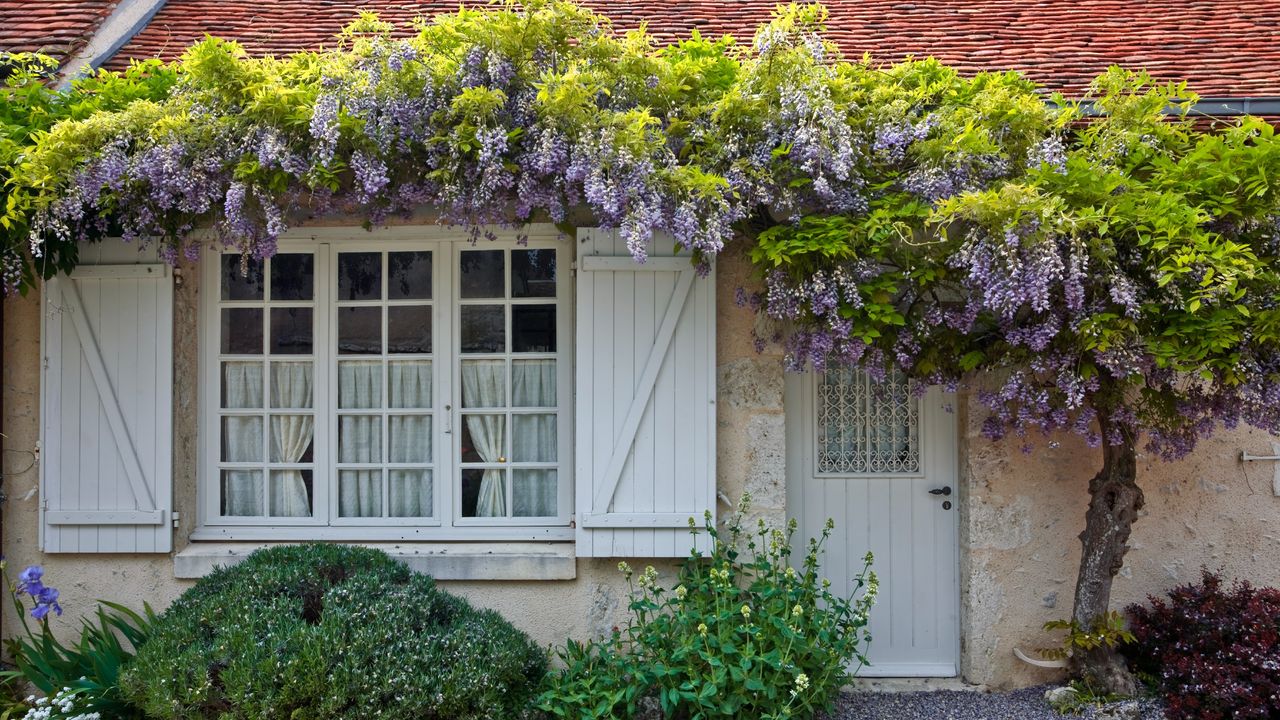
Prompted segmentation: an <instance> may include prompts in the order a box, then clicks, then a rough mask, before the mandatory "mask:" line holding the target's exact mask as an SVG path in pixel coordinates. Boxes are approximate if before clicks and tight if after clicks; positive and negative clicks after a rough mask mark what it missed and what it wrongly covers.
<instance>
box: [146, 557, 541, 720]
mask: <svg viewBox="0 0 1280 720" xmlns="http://www.w3.org/2000/svg"><path fill="white" fill-rule="evenodd" d="M546 662H547V658H546V655H545V653H544V652H543V650H542V649H540V648H539V647H538V646H537V645H535V644H534V643H533V641H531V640H530V639H529V638H528V636H526V635H525V634H524V633H521V632H520V631H518V630H516V629H515V628H514V627H512V625H511V624H510V623H508V622H507V621H506V620H504V619H503V618H502V617H501V616H499V615H498V614H497V613H494V612H493V611H490V610H478V609H476V608H473V607H472V606H471V605H470V604H469V603H467V602H466V601H465V600H463V599H461V598H458V597H455V596H453V595H450V594H448V593H446V592H444V591H443V590H440V589H439V588H438V587H436V585H435V582H434V581H433V580H432V579H431V578H429V577H427V576H425V575H421V574H419V573H415V572H412V571H410V570H409V569H408V568H407V567H405V566H404V565H402V564H401V563H398V562H396V561H395V560H393V559H391V558H390V557H388V556H387V555H386V554H385V553H383V552H379V551H377V550H372V549H367V548H358V547H352V546H346V545H333V544H312V545H294V546H280V547H272V548H267V549H263V550H259V551H257V552H255V553H253V554H252V555H250V556H249V557H248V558H247V559H245V560H244V561H243V562H241V563H240V564H238V565H236V566H234V567H229V568H219V569H217V570H215V571H214V572H213V573H210V574H209V575H207V576H205V577H204V578H203V579H201V580H200V581H199V582H197V583H196V585H195V586H194V587H192V588H191V589H190V590H188V591H187V592H185V593H183V595H182V596H181V597H180V598H178V600H177V601H175V602H174V604H173V605H171V606H170V607H169V608H168V609H167V610H166V611H165V612H164V614H163V615H161V616H160V621H159V624H158V627H157V630H156V631H155V633H154V635H153V636H152V638H151V639H150V641H149V642H148V643H147V644H146V645H145V646H143V648H142V649H141V651H140V652H139V653H138V656H137V658H135V659H134V661H133V662H131V663H130V664H129V666H128V667H127V668H126V669H125V672H124V674H123V676H122V678H121V686H122V688H123V690H124V694H125V696H126V697H127V698H129V699H130V700H131V701H133V702H135V703H137V704H138V706H139V707H141V708H143V709H144V710H145V711H146V713H147V717H149V718H154V719H158V720H201V719H205V720H233V719H237V718H239V719H244V720H249V719H258V718H325V719H326V720H329V719H332V720H341V719H344V718H345V719H348V720H356V719H360V720H364V719H365V718H373V717H377V718H386V719H387V720H397V719H402V720H410V719H411V720H419V719H420V718H456V719H458V720H467V719H468V718H507V717H517V716H518V715H519V714H520V713H521V712H523V711H524V710H525V709H526V707H527V706H528V703H529V701H530V699H531V697H532V695H533V694H534V692H535V691H536V689H537V686H538V683H539V682H540V681H541V680H542V676H543V674H544V673H545V671H546Z"/></svg>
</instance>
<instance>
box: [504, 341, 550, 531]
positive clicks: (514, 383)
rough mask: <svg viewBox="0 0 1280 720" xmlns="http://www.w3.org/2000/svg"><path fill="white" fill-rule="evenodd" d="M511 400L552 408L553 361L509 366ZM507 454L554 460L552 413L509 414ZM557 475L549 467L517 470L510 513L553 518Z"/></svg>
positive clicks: (519, 404) (527, 459)
mask: <svg viewBox="0 0 1280 720" xmlns="http://www.w3.org/2000/svg"><path fill="white" fill-rule="evenodd" d="M511 402H512V405H514V406H516V407H555V406H556V404H557V398H556V361H555V360H518V361H516V362H514V363H513V364H512V366H511ZM511 445H512V447H511V455H512V460H513V461H514V462H555V461H556V460H557V459H558V458H557V450H558V444H557V436H556V415H555V414H551V413H547V414H537V415H513V416H512V427H511ZM558 489H559V486H558V483H557V475H556V471H555V470H551V469H519V470H515V471H514V481H513V483H512V488H511V494H512V505H513V506H514V507H513V508H512V515H514V516H515V517H554V516H555V515H556V514H557V511H558V507H557V506H558V503H557V494H558Z"/></svg>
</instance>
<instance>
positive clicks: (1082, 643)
mask: <svg viewBox="0 0 1280 720" xmlns="http://www.w3.org/2000/svg"><path fill="white" fill-rule="evenodd" d="M1044 629H1045V630H1065V631H1066V635H1064V636H1063V638H1062V646H1061V647H1056V648H1046V649H1044V650H1041V651H1040V654H1041V655H1042V656H1044V657H1045V658H1046V659H1049V660H1064V659H1066V658H1067V657H1070V656H1071V655H1072V654H1073V653H1074V652H1076V651H1087V650H1094V649H1097V648H1100V647H1107V648H1110V649H1113V650H1114V649H1116V648H1119V647H1121V646H1123V645H1128V644H1130V643H1132V642H1134V637H1133V633H1131V632H1129V628H1128V627H1127V624H1126V623H1125V619H1124V616H1123V615H1121V614H1120V613H1118V612H1116V611H1115V610H1112V611H1110V612H1108V613H1106V614H1105V615H1102V616H1101V617H1098V618H1095V619H1094V621H1093V624H1092V625H1091V626H1090V627H1089V628H1084V627H1081V625H1080V623H1079V622H1077V621H1075V620H1050V621H1049V622H1047V623H1045V624H1044Z"/></svg>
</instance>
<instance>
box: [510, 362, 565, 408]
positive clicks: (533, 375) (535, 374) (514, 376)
mask: <svg viewBox="0 0 1280 720" xmlns="http://www.w3.org/2000/svg"><path fill="white" fill-rule="evenodd" d="M557 404H558V402H557V400H556V361H555V360H513V361H512V362H511V405H512V406H514V407H556V405H557Z"/></svg>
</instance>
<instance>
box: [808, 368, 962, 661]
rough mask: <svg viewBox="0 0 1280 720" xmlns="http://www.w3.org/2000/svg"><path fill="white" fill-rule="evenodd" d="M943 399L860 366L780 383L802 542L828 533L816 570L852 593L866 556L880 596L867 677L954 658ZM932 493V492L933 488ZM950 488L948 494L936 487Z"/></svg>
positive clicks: (956, 622)
mask: <svg viewBox="0 0 1280 720" xmlns="http://www.w3.org/2000/svg"><path fill="white" fill-rule="evenodd" d="M950 402H951V396H949V395H947V394H946V393H943V392H942V391H941V390H940V389H939V388H930V389H929V391H928V392H926V393H925V394H924V395H923V396H920V397H916V396H915V395H914V394H912V392H911V391H910V389H909V387H908V385H907V383H906V382H905V381H904V380H902V379H901V378H899V377H895V376H892V375H891V376H890V377H889V378H887V379H886V380H885V382H883V383H876V382H874V381H873V380H871V379H870V378H869V377H867V376H866V374H864V373H862V372H860V371H856V370H831V371H828V372H826V373H822V374H816V373H804V374H798V375H794V376H792V377H790V378H788V381H787V466H788V478H787V507H788V514H789V515H790V516H791V517H793V518H794V519H795V520H796V521H797V522H798V523H799V530H798V532H797V534H796V542H797V548H796V552H797V555H798V554H799V553H801V552H802V548H801V547H799V544H800V543H802V542H807V539H808V538H810V537H817V536H818V535H819V534H820V533H821V532H822V528H823V525H824V524H825V523H826V521H827V519H828V518H830V519H832V520H833V521H834V522H835V529H834V531H833V532H832V534H831V538H830V540H829V541H828V543H827V546H826V555H825V557H824V559H823V571H824V572H825V574H826V577H828V578H829V579H830V580H831V582H832V584H833V585H834V587H835V588H837V589H841V590H843V591H844V592H845V593H849V592H852V589H853V588H852V585H851V580H852V578H854V577H855V576H856V575H857V573H858V571H859V570H860V569H861V568H862V561H863V556H864V555H865V554H866V553H867V551H868V550H870V551H871V552H872V553H873V554H874V555H875V561H874V563H873V565H872V568H873V569H874V571H875V572H876V574H877V576H878V577H879V579H880V595H879V599H878V600H877V602H876V604H875V607H874V608H873V609H872V611H871V634H872V641H871V645H870V654H869V658H870V661H871V665H870V666H869V667H864V668H862V669H861V671H860V674H861V675H863V676H872V677H950V676H954V675H956V674H957V671H958V660H959V647H960V642H959V628H960V608H959V585H958V576H959V572H958V571H959V568H958V560H959V552H958V528H957V522H956V517H957V504H958V503H957V498H956V495H955V491H956V488H957V487H958V484H957V482H956V479H957V478H956V472H957V457H956V418H955V415H954V414H953V413H951V412H949V411H948V407H947V404H948V403H950ZM931 491H937V492H933V493H931ZM942 493H950V494H945V495H944V494H942Z"/></svg>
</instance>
